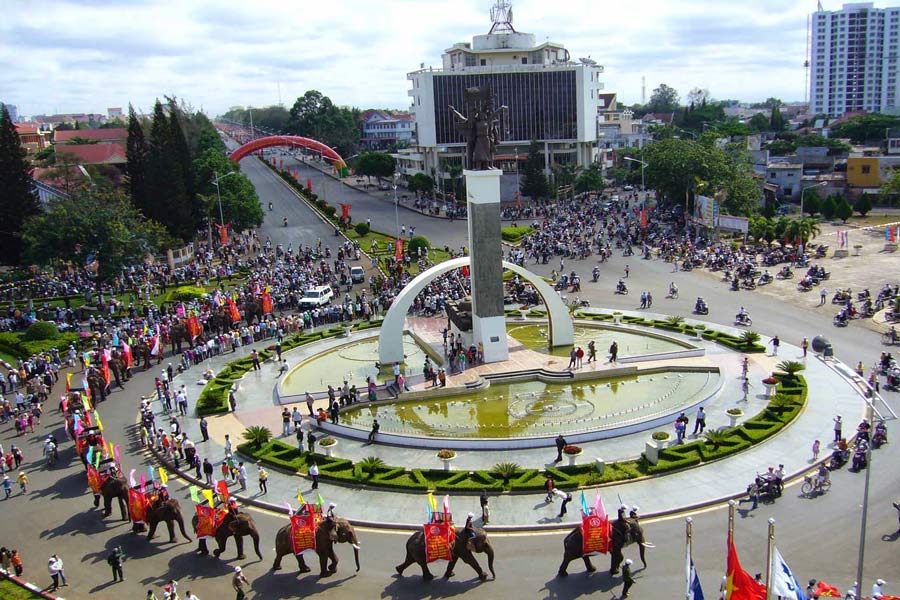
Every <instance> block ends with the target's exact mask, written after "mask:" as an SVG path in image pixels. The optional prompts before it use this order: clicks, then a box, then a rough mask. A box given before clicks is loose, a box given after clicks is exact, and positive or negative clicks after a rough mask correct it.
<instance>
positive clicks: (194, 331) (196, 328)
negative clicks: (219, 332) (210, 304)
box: [186, 315, 203, 340]
mask: <svg viewBox="0 0 900 600" xmlns="http://www.w3.org/2000/svg"><path fill="white" fill-rule="evenodd" d="M186 325H187V330H188V335H190V336H191V339H192V340H193V339H195V338H196V337H197V336H199V335H200V334H201V333H203V328H202V327H201V326H200V317H198V316H197V315H191V317H190V318H188V320H187V323H186Z"/></svg>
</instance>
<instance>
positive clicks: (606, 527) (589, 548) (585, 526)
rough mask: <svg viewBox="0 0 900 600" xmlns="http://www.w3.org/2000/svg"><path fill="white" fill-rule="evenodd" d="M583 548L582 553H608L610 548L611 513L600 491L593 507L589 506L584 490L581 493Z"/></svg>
mask: <svg viewBox="0 0 900 600" xmlns="http://www.w3.org/2000/svg"><path fill="white" fill-rule="evenodd" d="M581 511H582V516H581V546H582V547H581V550H582V554H596V553H598V552H599V553H601V554H606V553H607V552H609V549H610V540H611V538H612V528H611V526H610V523H609V515H607V514H606V508H605V507H604V506H603V499H602V498H601V497H600V492H597V497H596V498H595V499H594V506H593V508H588V507H587V502H586V501H585V499H584V492H582V494H581Z"/></svg>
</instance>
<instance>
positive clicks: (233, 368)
mask: <svg viewBox="0 0 900 600" xmlns="http://www.w3.org/2000/svg"><path fill="white" fill-rule="evenodd" d="M380 326H381V320H380V319H379V320H377V321H359V322H356V323H354V324H353V330H354V331H364V330H366V329H372V328H374V327H380ZM343 333H344V326H340V327H332V328H330V329H326V330H324V331H314V332H307V333H298V334H296V335H293V336H291V337H289V338H287V339H285V341H284V342H282V344H281V351H282V352H287V351H288V350H293V349H294V348H299V347H300V346H303V345H305V344H309V343H311V342H318V341H319V340H324V339H328V338H333V337H337V336H339V335H342V334H343ZM0 335H3V334H0ZM274 354H275V344H272V345H271V346H267V347H266V348H265V349H264V350H260V351H259V359H260V361H261V362H265V361H267V360H269V359H270V358H272V356H273V355H274ZM252 368H253V358H252V357H250V356H245V357H243V358H239V359H237V360H233V361H231V362H230V363H228V364H227V365H225V368H224V369H222V370H221V371H219V372H218V373H216V376H215V377H213V379H212V381H210V382H209V383H207V384H206V385H205V386H204V387H203V391H202V392H200V397H199V398H198V399H197V416H204V415H217V414H222V413H227V412H228V411H230V410H231V407H230V406H229V404H228V393H229V392H230V391H231V388H232V386H233V385H234V384H235V383H236V382H237V381H239V380H240V379H241V378H242V377H243V376H244V375H246V374H247V371H249V370H251V369H252Z"/></svg>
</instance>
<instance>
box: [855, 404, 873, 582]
mask: <svg viewBox="0 0 900 600" xmlns="http://www.w3.org/2000/svg"><path fill="white" fill-rule="evenodd" d="M874 392H875V390H873V389H872V388H869V391H868V394H866V421H868V422H869V431H875V429H874V425H875V403H874V398H873V395H874ZM871 473H872V444H871V442H870V443H869V444H866V483H865V487H864V488H863V503H862V518H861V521H860V525H859V556H858V557H857V562H856V596H857V598H859V597H860V596H861V595H862V586H863V563H864V562H865V558H866V520H867V519H868V516H869V476H870V475H871Z"/></svg>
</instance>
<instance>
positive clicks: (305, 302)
mask: <svg viewBox="0 0 900 600" xmlns="http://www.w3.org/2000/svg"><path fill="white" fill-rule="evenodd" d="M332 298H334V292H333V291H332V289H331V286H330V285H319V286H316V287H314V288H310V289H308V290H306V291H305V292H303V297H302V298H300V302H299V303H298V305H299V307H300V308H303V309H310V308H318V307H320V306H327V305H328V304H330V303H331V300H332Z"/></svg>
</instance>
